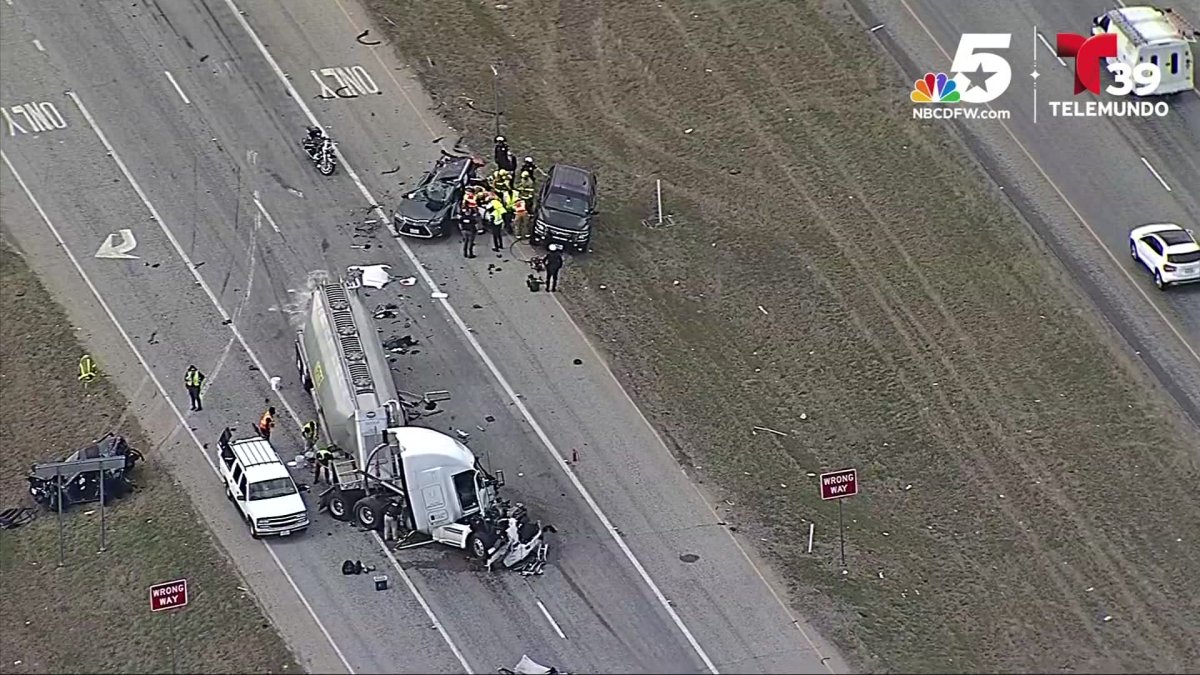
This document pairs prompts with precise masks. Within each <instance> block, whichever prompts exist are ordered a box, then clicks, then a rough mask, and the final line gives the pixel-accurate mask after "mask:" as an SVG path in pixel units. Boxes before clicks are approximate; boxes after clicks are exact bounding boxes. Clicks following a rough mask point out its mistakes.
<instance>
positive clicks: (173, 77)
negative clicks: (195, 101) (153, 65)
mask: <svg viewBox="0 0 1200 675" xmlns="http://www.w3.org/2000/svg"><path fill="white" fill-rule="evenodd" d="M163 74H165V75H166V76H167V79H168V80H170V81H171V86H173V87H175V91H177V92H179V98H181V99H183V102H184V103H186V104H188V105H191V104H192V102H191V101H189V100H188V97H187V94H185V93H183V87H180V86H179V83H178V82H176V81H175V76H174V75H172V74H171V71H169V70H164V71H163Z"/></svg>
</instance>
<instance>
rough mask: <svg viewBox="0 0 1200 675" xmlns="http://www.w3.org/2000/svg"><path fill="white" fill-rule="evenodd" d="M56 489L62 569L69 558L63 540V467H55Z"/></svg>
mask: <svg viewBox="0 0 1200 675" xmlns="http://www.w3.org/2000/svg"><path fill="white" fill-rule="evenodd" d="M54 489H55V490H56V491H57V493H58V499H56V500H55V501H56V502H58V566H59V567H62V566H63V565H64V564H65V562H66V558H67V544H66V542H65V541H64V540H63V503H62V502H63V494H62V467H58V466H56V467H54Z"/></svg>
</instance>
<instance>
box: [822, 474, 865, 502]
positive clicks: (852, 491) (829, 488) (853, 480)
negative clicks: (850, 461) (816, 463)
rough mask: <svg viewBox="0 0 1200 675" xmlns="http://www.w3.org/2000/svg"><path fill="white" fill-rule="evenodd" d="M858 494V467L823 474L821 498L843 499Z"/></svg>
mask: <svg viewBox="0 0 1200 675" xmlns="http://www.w3.org/2000/svg"><path fill="white" fill-rule="evenodd" d="M856 494H858V469H840V470H838V471H830V472H829V473H823V474H821V499H841V498H842V497H853V496H854V495H856Z"/></svg>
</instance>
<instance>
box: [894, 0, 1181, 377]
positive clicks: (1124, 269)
mask: <svg viewBox="0 0 1200 675" xmlns="http://www.w3.org/2000/svg"><path fill="white" fill-rule="evenodd" d="M900 4H901V5H902V6H903V7H904V11H906V12H908V14H909V16H911V17H912V18H913V20H914V21H916V22H917V25H918V26H920V28H921V31H922V32H924V33H925V35H927V36H928V37H929V41H930V42H932V43H933V45H934V46H935V47H937V48H938V51H939V52H941V53H942V56H945V57H946V60H948V61H949V60H951V59H950V52H948V51H946V48H945V47H943V46H942V43H940V42H938V39H937V38H936V37H934V35H933V31H931V30H929V27H928V26H926V25H925V22H924V21H922V20H921V17H920V16H918V15H917V13H916V12H915V11H913V8H912V7H911V6H910V5H909V4H908V1H907V0H900ZM984 105H986V106H987V107H988V109H989V110H994V109H995V108H994V107H993V106H992V104H990V103H985V104H984ZM997 121H998V123H999V124H1000V128H1001V129H1004V133H1006V134H1007V135H1008V137H1009V138H1010V139H1012V142H1013V143H1014V144H1016V146H1017V147H1018V148H1019V149H1020V150H1021V154H1023V155H1025V158H1026V159H1028V160H1029V163H1030V164H1032V165H1033V167H1034V168H1035V169H1037V172H1038V173H1039V174H1041V176H1042V178H1044V179H1045V180H1046V184H1047V185H1049V186H1050V189H1052V190H1054V194H1056V195H1058V198H1059V199H1061V200H1062V202H1063V204H1066V206H1067V208H1068V209H1070V210H1071V213H1072V214H1073V215H1074V216H1075V217H1076V218H1077V219H1078V220H1079V223H1080V224H1081V225H1083V228H1084V229H1085V230H1087V231H1088V234H1090V235H1092V239H1094V240H1095V241H1096V243H1097V244H1099V245H1100V248H1101V250H1103V251H1104V253H1105V254H1106V255H1107V256H1108V259H1109V260H1111V261H1112V264H1113V265H1114V266H1115V267H1116V268H1117V269H1119V270H1121V274H1123V275H1124V276H1125V278H1126V279H1128V280H1129V284H1130V285H1131V286H1132V287H1133V288H1134V289H1135V290H1136V291H1137V292H1138V294H1139V295H1141V296H1142V299H1143V300H1145V301H1146V304H1147V305H1148V306H1149V307H1151V308H1152V309H1153V310H1154V313H1155V314H1157V315H1158V318H1160V319H1162V321H1163V323H1164V324H1165V325H1166V326H1167V328H1168V329H1170V331H1171V334H1172V335H1174V336H1175V338H1176V339H1178V340H1179V343H1180V344H1182V345H1183V348H1184V349H1186V350H1187V353H1188V354H1189V355H1190V356H1191V357H1192V359H1193V360H1195V361H1196V362H1197V363H1200V351H1196V348H1195V347H1193V346H1192V344H1191V343H1190V342H1188V340H1187V338H1186V337H1184V335H1183V331H1181V330H1179V327H1178V326H1176V325H1175V322H1174V321H1171V319H1170V318H1169V317H1168V316H1167V314H1166V313H1165V312H1163V310H1162V308H1161V307H1159V305H1158V303H1157V302H1156V301H1155V299H1154V298H1153V297H1151V296H1150V294H1149V293H1147V292H1146V289H1145V288H1144V284H1140V283H1138V281H1137V279H1135V278H1134V277H1133V274H1132V273H1131V272H1130V271H1129V266H1128V265H1123V264H1121V261H1120V260H1118V259H1117V256H1116V255H1114V254H1113V252H1112V249H1110V248H1109V247H1108V246H1107V245H1106V244H1105V243H1104V240H1103V239H1102V238H1100V235H1099V234H1097V233H1096V230H1095V228H1093V227H1092V226H1091V224H1090V223H1088V221H1087V219H1086V218H1084V217H1083V214H1082V213H1080V212H1079V209H1077V208H1075V204H1073V203H1072V202H1071V200H1070V199H1067V195H1066V193H1065V192H1063V191H1062V188H1060V187H1058V183H1055V182H1054V179H1052V178H1051V177H1050V174H1049V173H1047V172H1046V170H1045V169H1044V168H1042V165H1041V164H1039V163H1038V161H1037V160H1036V159H1034V157H1033V153H1031V152H1029V148H1026V147H1025V144H1024V143H1022V142H1021V139H1019V138H1017V135H1016V133H1014V132H1013V130H1012V128H1011V127H1009V126H1008V125H1007V124H1005V123H1004V121H1003V120H997Z"/></svg>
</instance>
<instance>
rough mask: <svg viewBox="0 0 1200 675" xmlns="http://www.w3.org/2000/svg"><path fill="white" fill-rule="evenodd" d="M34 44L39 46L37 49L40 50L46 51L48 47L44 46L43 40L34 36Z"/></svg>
mask: <svg viewBox="0 0 1200 675" xmlns="http://www.w3.org/2000/svg"><path fill="white" fill-rule="evenodd" d="M33 46H34V47H37V50H38V51H39V52H44V51H46V48H45V47H43V46H42V41H41V40H39V39H37V38H34V39H33Z"/></svg>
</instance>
